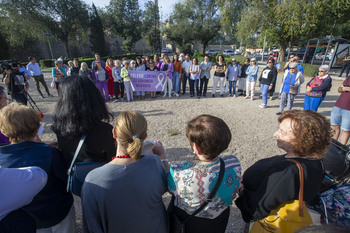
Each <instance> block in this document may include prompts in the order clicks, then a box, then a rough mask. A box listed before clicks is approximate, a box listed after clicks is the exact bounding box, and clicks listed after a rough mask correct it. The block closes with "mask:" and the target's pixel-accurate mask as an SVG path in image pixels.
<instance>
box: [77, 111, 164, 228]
mask: <svg viewBox="0 0 350 233" xmlns="http://www.w3.org/2000/svg"><path fill="white" fill-rule="evenodd" d="M113 137H114V138H115V140H116V144H117V151H116V155H115V158H114V159H113V160H112V161H111V162H110V163H108V164H106V165H104V166H102V167H100V168H97V169H95V170H93V171H91V172H90V173H89V174H88V175H87V177H86V179H85V183H84V185H83V189H82V194H81V198H82V208H83V232H124V233H127V232H159V233H161V232H167V230H168V223H167V216H166V210H165V207H164V204H163V201H162V195H163V194H164V193H165V192H166V191H167V182H166V181H167V177H166V172H165V169H164V167H163V165H162V162H167V160H164V161H163V160H162V161H161V159H162V158H165V150H164V148H163V146H162V144H161V143H160V142H157V143H156V144H155V145H154V146H153V149H152V150H153V153H155V154H157V155H154V154H151V155H144V154H143V153H142V149H143V141H144V140H145V139H146V137H147V121H146V119H145V117H144V116H143V115H141V114H140V113H138V112H135V111H127V112H123V113H121V114H120V115H119V117H118V118H117V121H116V125H115V127H114V128H113Z"/></svg>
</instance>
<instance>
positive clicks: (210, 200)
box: [183, 157, 225, 223]
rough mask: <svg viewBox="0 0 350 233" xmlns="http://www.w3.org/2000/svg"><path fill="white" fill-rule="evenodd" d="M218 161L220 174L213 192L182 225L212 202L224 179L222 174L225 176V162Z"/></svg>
mask: <svg viewBox="0 0 350 233" xmlns="http://www.w3.org/2000/svg"><path fill="white" fill-rule="evenodd" d="M219 160H220V172H219V177H218V180H217V181H216V183H215V186H214V188H213V190H211V192H210V194H209V195H208V197H207V200H205V202H204V203H203V204H202V205H201V206H200V207H199V208H198V209H197V210H196V211H194V212H193V214H191V215H190V216H188V217H187V218H186V219H185V220H184V221H183V223H185V222H187V221H188V220H189V219H191V218H192V217H194V216H196V215H197V214H198V213H199V212H201V211H202V210H203V209H204V208H205V207H206V206H207V205H208V204H209V203H210V202H212V199H213V197H214V196H215V194H216V192H217V191H218V189H219V187H220V185H221V182H222V180H223V178H224V174H225V162H224V160H223V159H222V158H220V157H219Z"/></svg>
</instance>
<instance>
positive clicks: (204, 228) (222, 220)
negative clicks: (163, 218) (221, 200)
mask: <svg viewBox="0 0 350 233" xmlns="http://www.w3.org/2000/svg"><path fill="white" fill-rule="evenodd" d="M174 207H175V208H174V211H175V214H176V216H178V217H179V218H180V219H181V220H184V219H186V218H187V216H188V214H187V213H186V212H185V211H183V210H182V209H180V208H178V207H176V206H174ZM229 216H230V207H227V209H226V210H224V212H222V213H221V214H220V215H219V216H218V217H216V218H214V219H207V218H199V217H193V218H192V219H191V220H190V221H189V222H188V223H186V226H185V231H186V232H190V233H204V232H205V233H224V232H225V230H226V227H227V222H228V218H229Z"/></svg>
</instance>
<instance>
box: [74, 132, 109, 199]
mask: <svg viewBox="0 0 350 233" xmlns="http://www.w3.org/2000/svg"><path fill="white" fill-rule="evenodd" d="M86 137H87V134H84V135H83V136H82V137H81V139H80V141H79V144H78V147H77V149H76V150H75V153H74V157H73V160H72V162H71V164H70V167H69V169H68V172H67V174H68V182H67V192H69V191H71V192H72V193H73V194H74V195H77V196H79V197H80V194H81V188H82V187H83V184H84V181H85V177H86V176H87V174H88V173H89V172H90V171H92V170H94V169H95V168H98V167H101V166H103V165H105V164H106V162H79V163H75V160H76V159H77V157H78V154H79V152H80V149H81V147H82V145H83V143H84V141H85V138H86Z"/></svg>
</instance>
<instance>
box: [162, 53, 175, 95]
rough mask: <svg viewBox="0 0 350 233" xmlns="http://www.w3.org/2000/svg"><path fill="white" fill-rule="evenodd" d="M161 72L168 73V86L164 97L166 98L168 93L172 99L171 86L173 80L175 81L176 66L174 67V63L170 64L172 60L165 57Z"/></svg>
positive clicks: (165, 87)
mask: <svg viewBox="0 0 350 233" xmlns="http://www.w3.org/2000/svg"><path fill="white" fill-rule="evenodd" d="M160 70H161V71H166V72H167V76H166V84H165V85H164V95H163V97H166V94H167V92H169V97H171V85H172V79H173V72H174V65H173V63H171V62H170V59H169V57H168V56H165V57H164V63H162V66H161V67H160ZM167 87H168V88H167Z"/></svg>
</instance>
